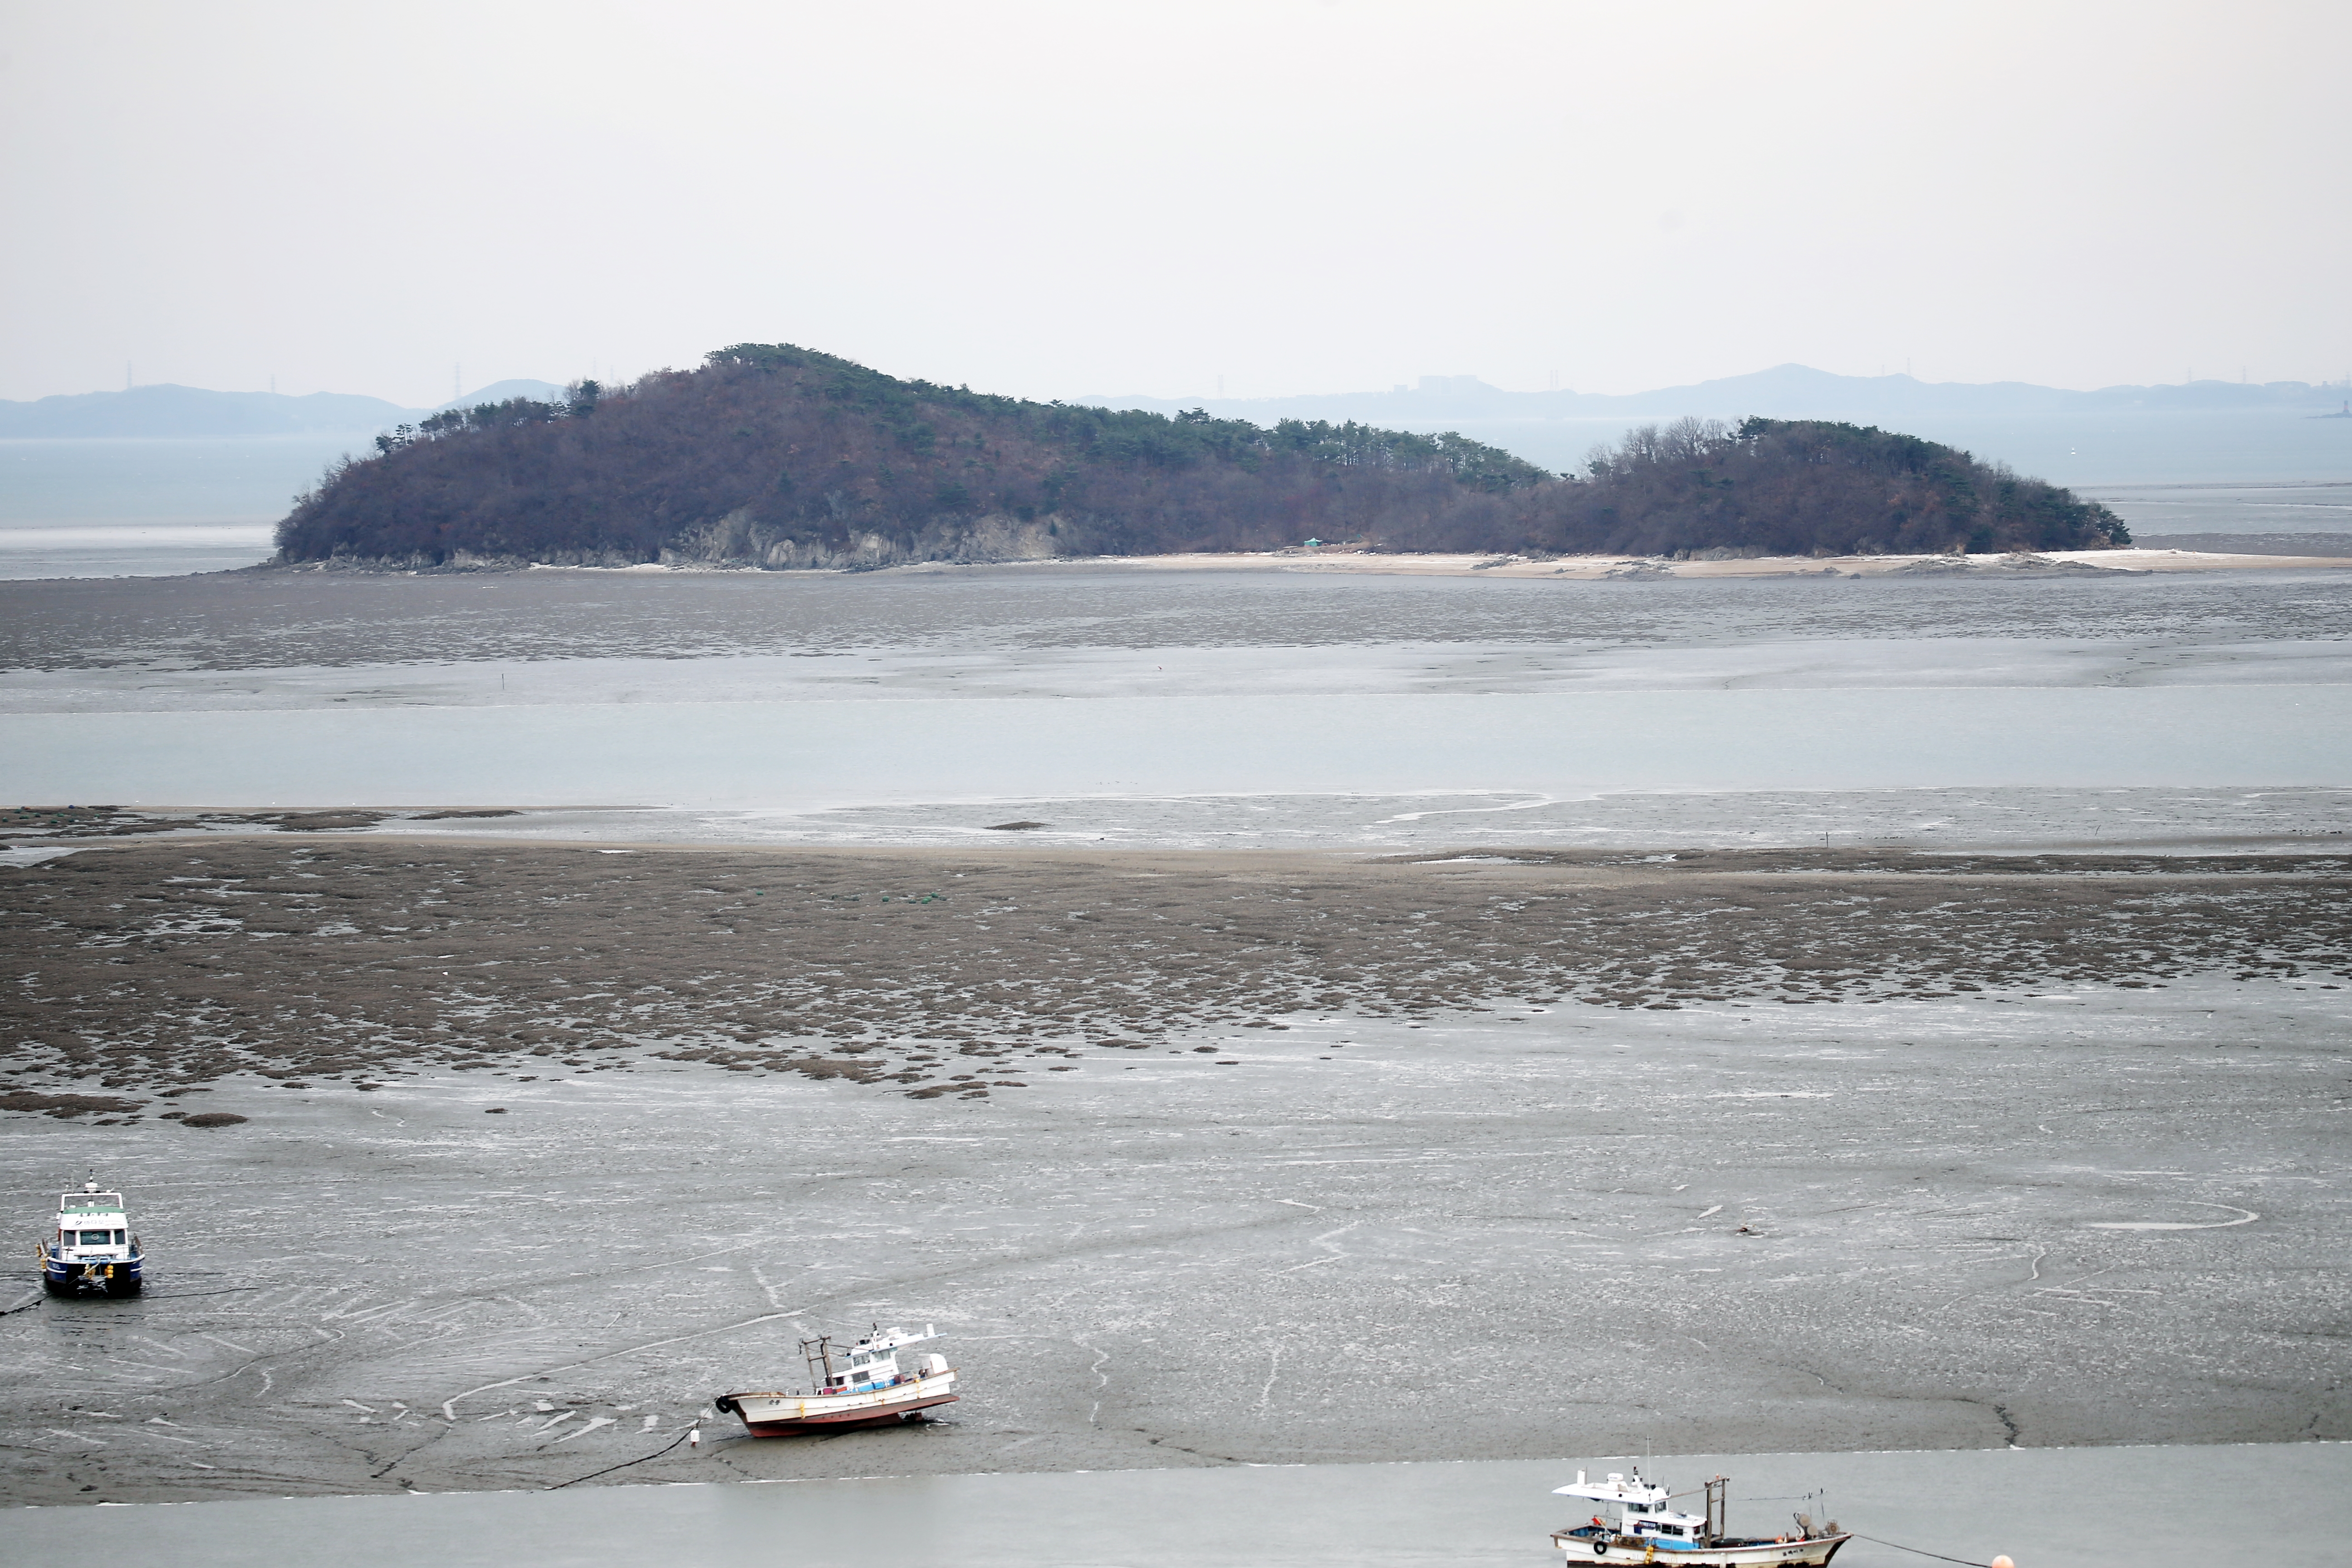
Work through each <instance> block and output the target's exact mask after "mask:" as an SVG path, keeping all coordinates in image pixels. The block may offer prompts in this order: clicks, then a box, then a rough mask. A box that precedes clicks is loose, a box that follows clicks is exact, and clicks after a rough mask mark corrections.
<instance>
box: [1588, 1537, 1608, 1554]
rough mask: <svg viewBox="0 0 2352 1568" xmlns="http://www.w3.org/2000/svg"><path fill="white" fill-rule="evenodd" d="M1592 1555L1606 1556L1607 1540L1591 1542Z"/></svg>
mask: <svg viewBox="0 0 2352 1568" xmlns="http://www.w3.org/2000/svg"><path fill="white" fill-rule="evenodd" d="M1592 1555H1594V1556H1595V1557H1606V1556H1608V1555H1609V1542H1606V1541H1603V1540H1595V1541H1594V1542H1593V1543H1592Z"/></svg>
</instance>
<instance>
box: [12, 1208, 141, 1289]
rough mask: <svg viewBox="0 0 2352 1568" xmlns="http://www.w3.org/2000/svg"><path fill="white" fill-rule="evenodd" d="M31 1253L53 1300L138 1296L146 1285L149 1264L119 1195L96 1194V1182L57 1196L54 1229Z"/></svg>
mask: <svg viewBox="0 0 2352 1568" xmlns="http://www.w3.org/2000/svg"><path fill="white" fill-rule="evenodd" d="M33 1250H34V1253H35V1255H36V1256H37V1257H38V1258H40V1260H41V1284H42V1286H43V1287H44V1288H45V1289H47V1291H48V1293H49V1294H50V1295H52V1296H79V1295H81V1294H83V1293H84V1292H90V1291H94V1292H97V1293H100V1294H102V1295H107V1296H136V1295H137V1294H139V1289H140V1287H141V1286H142V1284H143V1283H144V1282H145V1281H144V1279H143V1275H142V1270H143V1269H144V1268H145V1265H146V1261H147V1260H146V1258H145V1257H144V1256H143V1255H142V1253H141V1251H140V1249H139V1236H138V1233H137V1232H136V1231H133V1230H132V1229H131V1217H130V1215H128V1214H126V1213H125V1212H124V1211H123V1206H122V1194H121V1193H102V1192H100V1191H99V1190H98V1184H97V1183H96V1182H87V1183H84V1184H83V1185H82V1189H81V1191H79V1192H78V1193H60V1194H58V1227H57V1229H55V1230H54V1231H52V1232H50V1233H49V1234H48V1235H47V1236H46V1237H42V1238H41V1239H40V1240H39V1241H38V1242H37V1243H35V1244H34V1247H33Z"/></svg>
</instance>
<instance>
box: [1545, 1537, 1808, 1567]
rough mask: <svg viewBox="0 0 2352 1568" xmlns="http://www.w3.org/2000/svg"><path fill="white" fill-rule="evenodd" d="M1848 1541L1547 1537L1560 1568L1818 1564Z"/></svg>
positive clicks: (1794, 1565) (1790, 1565) (1788, 1565)
mask: <svg viewBox="0 0 2352 1568" xmlns="http://www.w3.org/2000/svg"><path fill="white" fill-rule="evenodd" d="M1551 1540H1552V1544H1553V1545H1555V1546H1557V1547H1559V1550H1560V1552H1561V1555H1562V1557H1563V1559H1564V1560H1565V1561H1564V1568H1585V1565H1587V1564H1604V1565H1605V1564H1617V1563H1679V1564H1682V1565H1684V1568H1796V1565H1802V1568H1822V1564H1824V1563H1828V1562H1829V1560H1830V1559H1831V1558H1832V1557H1834V1556H1835V1555H1837V1549H1838V1548H1839V1547H1841V1546H1843V1545H1844V1544H1845V1543H1846V1542H1849V1541H1851V1540H1853V1536H1851V1535H1822V1536H1815V1537H1814V1538H1812V1539H1811V1540H1809V1541H1718V1542H1715V1543H1714V1544H1712V1545H1707V1546H1699V1545H1685V1544H1684V1543H1683V1542H1678V1541H1662V1540H1659V1539H1657V1538H1656V1537H1654V1536H1647V1535H1643V1536H1633V1535H1617V1534H1612V1533H1611V1532H1609V1531H1597V1530H1592V1529H1590V1528H1584V1527H1580V1528H1578V1529H1576V1530H1563V1531H1558V1532H1556V1533H1555V1534H1554V1535H1553V1536H1552V1538H1551Z"/></svg>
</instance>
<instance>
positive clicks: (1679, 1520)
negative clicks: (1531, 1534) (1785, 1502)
mask: <svg viewBox="0 0 2352 1568" xmlns="http://www.w3.org/2000/svg"><path fill="white" fill-rule="evenodd" d="M1729 1489H1730V1483H1729V1482H1728V1481H1727V1480H1725V1479H1723V1478H1722V1477H1721V1476H1717V1477H1715V1478H1714V1479H1711V1480H1709V1481H1707V1482H1706V1484H1705V1485H1704V1486H1703V1487H1701V1488H1700V1491H1701V1492H1703V1493H1704V1494H1705V1496H1706V1502H1705V1504H1704V1511H1703V1512H1699V1513H1685V1512H1683V1511H1681V1510H1677V1509H1675V1508H1674V1507H1672V1506H1671V1505H1672V1504H1673V1502H1674V1500H1675V1498H1676V1496H1678V1495H1679V1496H1684V1497H1687V1496H1690V1495H1692V1494H1690V1493H1687V1492H1685V1493H1680V1494H1676V1493H1674V1492H1669V1491H1668V1490H1667V1489H1665V1488H1664V1487H1662V1486H1659V1485H1658V1484H1657V1483H1655V1482H1654V1481H1647V1480H1643V1479H1642V1472H1641V1471H1639V1470H1635V1471H1634V1472H1633V1476H1632V1477H1631V1479H1628V1478H1627V1477H1625V1476H1622V1475H1620V1474H1617V1473H1616V1472H1614V1471H1612V1472H1611V1473H1610V1476H1609V1479H1606V1480H1601V1481H1588V1480H1586V1479H1584V1472H1583V1471H1582V1470H1579V1471H1577V1472H1576V1484H1575V1485H1573V1486H1565V1487H1554V1488H1553V1489H1552V1495H1553V1496H1554V1497H1572V1498H1583V1499H1586V1500H1590V1501H1591V1502H1594V1503H1597V1504H1599V1505H1600V1509H1599V1511H1597V1512H1595V1513H1594V1514H1593V1515H1592V1518H1591V1521H1589V1522H1587V1523H1584V1524H1579V1525H1571V1526H1570V1527H1569V1528H1567V1529H1565V1530H1556V1531H1552V1536H1551V1539H1552V1544H1553V1545H1555V1546H1557V1547H1559V1549H1560V1552H1562V1554H1563V1555H1564V1558H1565V1568H1584V1565H1587V1564H1591V1563H1685V1564H1688V1565H1690V1568H1778V1565H1780V1564H1783V1563H1790V1564H1805V1565H1808V1568H1820V1565H1821V1564H1823V1563H1827V1562H1829V1560H1830V1559H1831V1558H1832V1557H1834V1556H1836V1555H1837V1550H1838V1548H1839V1547H1841V1546H1843V1545H1844V1544H1845V1543H1846V1542H1849V1541H1851V1540H1853V1536H1852V1535H1849V1534H1845V1533H1843V1532H1841V1531H1839V1529H1838V1527H1837V1522H1836V1521H1834V1520H1832V1521H1830V1522H1829V1524H1828V1525H1826V1526H1824V1527H1820V1528H1816V1527H1815V1525H1814V1523H1813V1521H1812V1519H1811V1517H1810V1516H1809V1515H1806V1514H1801V1513H1800V1514H1796V1515H1793V1516H1792V1523H1793V1525H1794V1529H1792V1530H1790V1531H1784V1532H1783V1533H1781V1534H1780V1535H1777V1536H1774V1535H1733V1534H1732V1533H1731V1532H1730V1531H1728V1530H1727V1529H1726V1528H1725V1523H1724V1510H1725V1494H1726V1493H1727V1491H1728V1490H1729Z"/></svg>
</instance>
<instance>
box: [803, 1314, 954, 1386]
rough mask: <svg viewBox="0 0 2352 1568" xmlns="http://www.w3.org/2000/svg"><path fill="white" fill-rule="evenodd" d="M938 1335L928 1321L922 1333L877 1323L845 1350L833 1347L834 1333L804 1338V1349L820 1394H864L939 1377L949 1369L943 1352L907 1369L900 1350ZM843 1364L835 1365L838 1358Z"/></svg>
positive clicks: (810, 1372)
mask: <svg viewBox="0 0 2352 1568" xmlns="http://www.w3.org/2000/svg"><path fill="white" fill-rule="evenodd" d="M937 1338H939V1334H938V1331H936V1330H935V1329H933V1328H932V1326H931V1325H930V1324H929V1323H926V1324H924V1325H923V1331H922V1332H921V1333H919V1334H910V1333H908V1331H906V1330H904V1329H897V1328H894V1329H887V1330H886V1329H884V1328H882V1327H881V1326H880V1325H878V1324H877V1325H876V1327H875V1329H874V1331H873V1332H872V1333H869V1334H867V1335H866V1337H865V1338H864V1339H861V1340H859V1341H858V1342H856V1344H854V1345H851V1346H850V1347H849V1348H848V1349H847V1350H846V1351H837V1350H835V1349H834V1348H833V1336H831V1335H830V1334H827V1335H825V1336H824V1337H822V1338H819V1339H814V1340H803V1341H802V1342H801V1353H802V1354H803V1355H804V1356H806V1357H807V1358H808V1363H809V1376H810V1378H811V1379H812V1380H814V1383H815V1384H816V1391H817V1392H818V1393H819V1394H865V1393H867V1392H870V1391H871V1390H874V1389H877V1388H895V1387H897V1386H898V1384H902V1383H913V1382H918V1381H919V1380H921V1379H923V1378H925V1377H936V1376H939V1375H940V1374H941V1373H945V1372H946V1371H947V1370H948V1363H947V1360H946V1358H945V1357H943V1356H936V1355H931V1356H925V1357H923V1358H922V1360H923V1364H922V1366H921V1368H920V1369H919V1370H918V1371H915V1372H911V1373H909V1372H904V1371H901V1370H900V1369H899V1366H898V1352H899V1350H900V1349H901V1348H902V1347H904V1346H907V1345H912V1344H920V1343H921V1342H923V1341H925V1340H933V1339H937ZM836 1357H839V1358H841V1360H842V1363H843V1364H842V1365H841V1367H840V1368H839V1370H835V1366H834V1361H835V1358H836Z"/></svg>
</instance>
